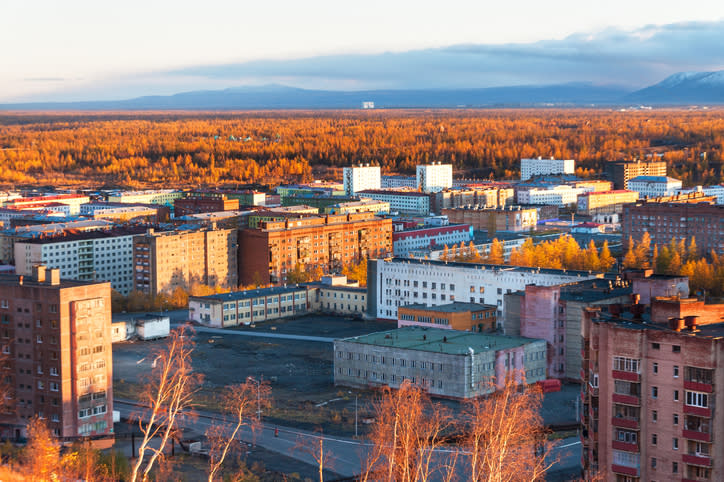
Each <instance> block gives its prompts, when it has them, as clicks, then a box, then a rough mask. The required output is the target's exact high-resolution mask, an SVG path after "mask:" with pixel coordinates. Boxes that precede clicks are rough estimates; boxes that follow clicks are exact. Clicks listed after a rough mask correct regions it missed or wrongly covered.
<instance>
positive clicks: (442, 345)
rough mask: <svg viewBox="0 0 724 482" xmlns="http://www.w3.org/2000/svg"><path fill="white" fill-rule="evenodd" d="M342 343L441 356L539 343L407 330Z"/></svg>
mask: <svg viewBox="0 0 724 482" xmlns="http://www.w3.org/2000/svg"><path fill="white" fill-rule="evenodd" d="M341 341H346V342H350V343H359V344H361V345H374V346H381V347H391V348H400V349H404V350H419V351H425V352H434V353H444V354H446V355H469V354H470V350H471V349H472V350H473V351H474V352H475V353H482V352H488V351H497V350H506V349H510V348H516V347H519V346H523V345H527V344H529V343H533V342H536V341H539V340H536V339H533V338H525V337H522V336H509V335H493V334H484V333H471V332H469V331H456V330H440V329H437V328H421V327H416V326H410V327H404V328H398V329H396V330H389V331H380V332H377V333H370V334H369V335H362V336H355V337H352V338H343V339H342V340H341Z"/></svg>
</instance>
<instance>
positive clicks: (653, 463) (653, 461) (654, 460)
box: [651, 457, 656, 469]
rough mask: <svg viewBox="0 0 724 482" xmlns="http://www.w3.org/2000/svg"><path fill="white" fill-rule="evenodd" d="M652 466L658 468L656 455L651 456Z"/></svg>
mask: <svg viewBox="0 0 724 482" xmlns="http://www.w3.org/2000/svg"><path fill="white" fill-rule="evenodd" d="M651 468H652V469H655V468H656V457H651Z"/></svg>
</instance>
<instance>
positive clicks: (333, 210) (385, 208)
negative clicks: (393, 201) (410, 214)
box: [321, 199, 390, 214]
mask: <svg viewBox="0 0 724 482" xmlns="http://www.w3.org/2000/svg"><path fill="white" fill-rule="evenodd" d="M321 212H323V213H325V214H350V213H374V214H377V213H389V212H390V203H388V202H384V201H376V200H374V199H362V200H360V201H350V202H346V203H337V204H332V205H331V206H327V207H325V208H323V209H322V210H321Z"/></svg>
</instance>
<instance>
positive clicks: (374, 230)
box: [239, 213, 392, 284]
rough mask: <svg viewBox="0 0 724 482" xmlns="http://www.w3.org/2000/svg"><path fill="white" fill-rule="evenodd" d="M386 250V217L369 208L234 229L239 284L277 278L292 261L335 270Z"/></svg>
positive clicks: (279, 280)
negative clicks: (237, 232) (373, 212)
mask: <svg viewBox="0 0 724 482" xmlns="http://www.w3.org/2000/svg"><path fill="white" fill-rule="evenodd" d="M391 253H392V220H390V219H382V218H378V217H376V216H375V215H374V214H372V213H356V214H338V215H332V214H330V215H326V216H307V217H304V218H298V219H294V218H289V219H285V220H281V221H269V222H261V224H260V227H259V228H258V229H242V230H241V231H239V278H240V282H241V284H250V283H254V282H262V283H283V282H285V281H286V279H287V273H288V272H289V271H291V270H293V269H294V268H295V266H297V265H304V266H306V267H310V268H311V267H314V266H318V267H321V268H322V269H324V270H325V271H328V270H331V271H333V270H339V269H341V268H342V267H343V266H345V265H346V264H348V263H353V262H359V261H361V260H364V259H366V258H376V257H382V256H388V255H390V254H391Z"/></svg>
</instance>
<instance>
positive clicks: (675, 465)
mask: <svg viewBox="0 0 724 482" xmlns="http://www.w3.org/2000/svg"><path fill="white" fill-rule="evenodd" d="M671 472H672V473H674V474H678V473H679V462H671Z"/></svg>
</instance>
